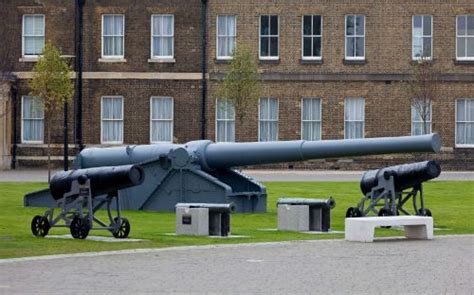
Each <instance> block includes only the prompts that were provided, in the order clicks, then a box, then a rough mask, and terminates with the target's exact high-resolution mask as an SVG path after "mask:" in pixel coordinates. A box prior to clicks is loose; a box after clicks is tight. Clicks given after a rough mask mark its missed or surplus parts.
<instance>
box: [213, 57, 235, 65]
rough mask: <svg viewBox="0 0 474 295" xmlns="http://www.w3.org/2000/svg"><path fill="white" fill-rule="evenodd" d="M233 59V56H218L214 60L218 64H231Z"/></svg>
mask: <svg viewBox="0 0 474 295" xmlns="http://www.w3.org/2000/svg"><path fill="white" fill-rule="evenodd" d="M231 61H232V59H231V58H229V59H224V58H216V59H215V60H214V62H215V63H216V64H230V63H231Z"/></svg>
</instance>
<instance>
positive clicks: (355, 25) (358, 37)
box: [346, 15, 365, 60]
mask: <svg viewBox="0 0 474 295" xmlns="http://www.w3.org/2000/svg"><path fill="white" fill-rule="evenodd" d="M346 59H349V60H354V59H365V16H363V15H346Z"/></svg>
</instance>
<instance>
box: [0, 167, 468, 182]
mask: <svg viewBox="0 0 474 295" xmlns="http://www.w3.org/2000/svg"><path fill="white" fill-rule="evenodd" d="M54 172H56V171H53V173H52V174H54ZM243 172H244V173H245V174H247V175H249V176H251V177H253V178H255V179H257V180H259V181H292V182H298V181H360V179H361V178H362V174H363V173H364V172H363V171H335V170H330V171H307V170H244V171H243ZM47 180H48V172H47V171H45V170H7V171H0V182H24V181H27V182H46V181H47ZM436 180H462V181H474V172H473V171H459V172H451V171H448V172H441V175H440V177H438V178H437V179H435V180H434V181H436Z"/></svg>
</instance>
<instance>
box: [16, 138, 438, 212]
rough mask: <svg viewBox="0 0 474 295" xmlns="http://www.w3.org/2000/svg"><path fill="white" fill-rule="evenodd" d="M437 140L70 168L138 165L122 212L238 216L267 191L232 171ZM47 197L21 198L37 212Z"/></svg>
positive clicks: (174, 153) (422, 147)
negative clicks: (204, 209)
mask: <svg viewBox="0 0 474 295" xmlns="http://www.w3.org/2000/svg"><path fill="white" fill-rule="evenodd" d="M440 148H441V140H440V137H439V136H438V135H437V134H429V135H422V136H405V137H386V138H366V139H351V140H325V141H304V140H303V141H279V142H250V143H213V142H211V141H209V140H201V141H192V142H189V143H187V144H184V145H177V144H154V145H139V146H127V147H112V148H89V149H85V150H83V151H82V152H81V153H80V154H79V155H78V156H77V157H76V160H75V162H74V165H75V168H77V169H81V168H82V169H83V168H90V167H102V166H116V165H126V164H140V165H141V166H142V167H143V168H144V170H145V174H146V178H145V181H144V183H143V184H141V185H139V186H136V187H132V188H127V189H122V190H120V194H119V195H120V198H121V201H122V208H124V209H130V210H151V211H173V210H174V209H175V205H176V204H177V203H233V204H235V206H236V211H237V212H265V211H266V196H267V193H266V189H265V187H264V186H263V185H262V184H260V183H258V182H257V181H255V180H253V179H251V178H250V177H247V176H245V175H244V174H242V173H240V172H239V171H236V170H233V169H232V168H234V167H241V166H250V165H259V164H270V163H282V162H292V161H305V160H310V159H324V158H336V157H349V156H363V155H377V154H390V153H413V152H438V151H439V150H440ZM48 195H49V193H48V192H47V191H41V192H37V193H33V194H29V195H27V196H25V205H26V206H41V205H43V206H44V205H45V204H47V203H48V200H50V199H51V198H50V197H48Z"/></svg>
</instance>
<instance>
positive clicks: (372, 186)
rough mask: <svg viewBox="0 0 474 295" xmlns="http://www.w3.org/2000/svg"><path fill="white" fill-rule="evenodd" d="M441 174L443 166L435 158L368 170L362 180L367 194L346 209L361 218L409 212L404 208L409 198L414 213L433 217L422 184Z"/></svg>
mask: <svg viewBox="0 0 474 295" xmlns="http://www.w3.org/2000/svg"><path fill="white" fill-rule="evenodd" d="M440 173H441V167H440V166H439V164H438V163H436V162H435V161H424V162H418V163H411V164H403V165H398V166H391V167H386V168H382V169H378V170H369V171H367V172H365V173H364V175H363V176H362V180H361V181H360V188H361V191H362V193H363V194H364V197H363V198H362V199H361V200H360V202H359V204H358V205H357V207H350V208H349V209H347V212H346V217H362V216H367V215H368V214H369V213H371V212H373V213H375V214H377V215H378V216H392V215H399V214H400V213H403V214H405V215H410V212H409V211H407V210H406V209H405V208H404V207H403V206H404V205H405V203H407V202H408V201H409V200H410V199H412V201H413V214H415V215H421V216H431V211H430V210H429V209H427V208H425V201H424V194H423V186H422V183H423V182H426V181H428V180H430V179H434V178H436V177H438V176H439V175H440ZM407 190H408V191H407ZM417 196H419V198H420V202H419V204H417V201H416V199H417ZM366 204H367V206H366ZM377 207H381V208H380V209H377Z"/></svg>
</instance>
